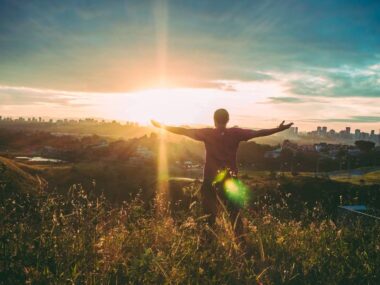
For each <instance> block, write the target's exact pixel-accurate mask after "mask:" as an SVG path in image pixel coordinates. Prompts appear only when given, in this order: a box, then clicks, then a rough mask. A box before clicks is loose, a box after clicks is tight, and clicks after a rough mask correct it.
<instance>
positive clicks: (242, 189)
mask: <svg viewBox="0 0 380 285" xmlns="http://www.w3.org/2000/svg"><path fill="white" fill-rule="evenodd" d="M223 186H224V187H223V188H224V191H225V192H226V196H227V198H228V199H229V200H230V201H232V202H233V203H236V204H238V205H239V206H244V204H245V203H246V202H247V200H248V188H247V187H246V186H245V185H244V183H243V182H242V181H240V180H239V179H237V178H229V179H227V180H226V181H225V182H224V185H223Z"/></svg>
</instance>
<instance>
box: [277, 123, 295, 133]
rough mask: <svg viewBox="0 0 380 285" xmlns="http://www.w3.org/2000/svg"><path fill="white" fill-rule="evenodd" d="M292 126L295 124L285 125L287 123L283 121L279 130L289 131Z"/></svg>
mask: <svg viewBox="0 0 380 285" xmlns="http://www.w3.org/2000/svg"><path fill="white" fill-rule="evenodd" d="M292 125H293V123H289V124H285V121H282V123H281V124H280V125H279V126H278V128H279V129H280V130H281V131H283V130H286V129H289V128H290V127H291V126H292Z"/></svg>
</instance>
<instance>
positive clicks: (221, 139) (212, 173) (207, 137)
mask: <svg viewBox="0 0 380 285" xmlns="http://www.w3.org/2000/svg"><path fill="white" fill-rule="evenodd" d="M228 121H229V114H228V112H227V110H225V109H218V110H216V111H215V113H214V124H215V128H201V129H192V128H182V127H173V126H166V125H163V124H160V123H158V122H157V121H154V120H152V121H151V122H152V124H153V126H155V127H157V128H161V129H165V130H167V131H169V132H171V133H174V134H178V135H184V136H187V137H190V138H192V139H195V140H198V141H202V142H204V144H205V147H206V163H205V166H204V172H203V183H202V187H201V195H202V206H203V210H204V212H205V213H206V214H208V215H209V223H210V224H214V223H215V218H216V214H217V203H218V198H219V200H222V201H223V202H224V203H225V204H226V205H227V206H228V210H229V212H230V219H231V222H232V223H233V224H234V223H235V225H236V226H235V232H236V234H237V235H239V234H241V233H242V221H241V218H240V215H239V208H238V207H237V206H236V205H233V204H231V203H228V201H226V198H225V197H224V195H223V196H219V195H218V194H217V192H216V191H215V190H214V189H213V181H214V179H215V177H216V175H217V174H218V171H220V170H223V169H228V170H229V171H231V172H233V173H234V175H237V173H238V168H237V164H236V153H237V149H238V146H239V143H240V142H241V141H248V140H250V139H252V138H257V137H263V136H269V135H272V134H275V133H278V132H281V131H283V130H286V129H288V128H290V127H291V126H292V125H293V123H289V124H285V121H283V122H282V123H281V124H280V125H279V126H278V127H277V128H273V129H262V130H251V129H242V128H238V127H233V128H227V127H226V126H227V123H228Z"/></svg>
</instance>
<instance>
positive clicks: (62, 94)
mask: <svg viewBox="0 0 380 285" xmlns="http://www.w3.org/2000/svg"><path fill="white" fill-rule="evenodd" d="M89 95H90V94H86V93H83V92H68V91H59V90H49V89H38V88H30V87H20V86H17V87H15V86H6V85H0V105H41V104H43V105H45V104H53V105H59V106H66V107H83V106H86V105H87V104H85V103H83V102H84V101H83V99H85V98H86V97H88V96H89Z"/></svg>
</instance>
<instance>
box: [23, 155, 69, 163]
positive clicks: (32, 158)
mask: <svg viewBox="0 0 380 285" xmlns="http://www.w3.org/2000/svg"><path fill="white" fill-rule="evenodd" d="M16 159H19V160H25V161H28V162H52V163H62V162H64V161H63V160H60V159H55V158H47V157H41V156H17V157H16Z"/></svg>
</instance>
